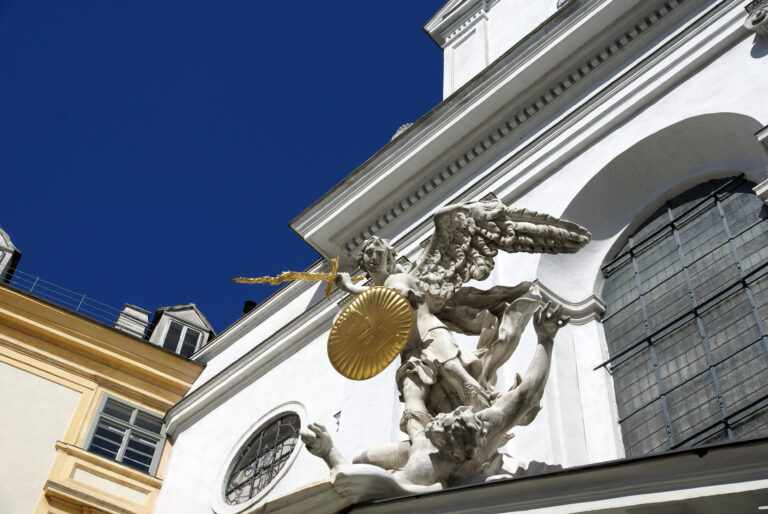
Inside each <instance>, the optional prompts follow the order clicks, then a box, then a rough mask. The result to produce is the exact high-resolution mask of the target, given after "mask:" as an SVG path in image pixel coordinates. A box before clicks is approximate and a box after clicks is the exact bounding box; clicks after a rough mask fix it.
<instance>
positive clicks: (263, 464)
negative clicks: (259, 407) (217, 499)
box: [224, 413, 300, 505]
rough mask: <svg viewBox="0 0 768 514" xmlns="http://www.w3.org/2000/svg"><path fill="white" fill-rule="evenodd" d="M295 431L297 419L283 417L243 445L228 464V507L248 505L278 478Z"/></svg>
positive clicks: (290, 414) (293, 415)
mask: <svg viewBox="0 0 768 514" xmlns="http://www.w3.org/2000/svg"><path fill="white" fill-rule="evenodd" d="M299 428H300V423H299V416H298V415H296V414H294V413H289V414H284V415H283V416H281V417H280V418H278V419H276V420H274V421H272V422H270V423H269V424H268V425H267V426H265V427H262V428H261V429H260V430H258V431H257V432H256V434H255V435H254V436H253V437H251V438H250V439H249V440H248V442H247V443H245V445H244V446H243V448H242V449H241V450H240V452H239V454H238V456H237V458H236V459H235V462H234V463H233V464H232V469H231V471H230V472H229V477H228V479H227V483H226V485H225V488H224V498H225V500H226V502H227V503H228V504H230V505H237V504H240V503H244V502H246V501H248V500H249V499H251V498H253V497H254V496H255V495H256V494H258V492H259V491H261V490H262V489H264V488H265V487H267V485H269V483H270V482H271V481H272V480H274V479H275V478H276V477H277V476H278V474H279V473H280V470H281V469H282V468H283V466H285V464H286V462H287V461H288V457H289V456H290V455H291V453H292V452H293V450H294V448H295V446H296V443H297V441H298V438H299Z"/></svg>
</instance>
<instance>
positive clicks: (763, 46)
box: [749, 34, 768, 59]
mask: <svg viewBox="0 0 768 514" xmlns="http://www.w3.org/2000/svg"><path fill="white" fill-rule="evenodd" d="M749 55H751V56H752V57H754V58H755V59H760V58H762V57H765V56H766V55H768V38H767V37H761V36H759V35H757V34H755V40H754V42H753V43H752V50H751V51H750V52H749Z"/></svg>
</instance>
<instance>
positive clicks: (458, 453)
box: [425, 407, 487, 462]
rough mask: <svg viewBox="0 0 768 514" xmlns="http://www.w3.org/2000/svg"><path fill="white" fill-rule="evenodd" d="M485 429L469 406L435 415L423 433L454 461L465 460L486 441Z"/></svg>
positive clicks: (473, 456)
mask: <svg viewBox="0 0 768 514" xmlns="http://www.w3.org/2000/svg"><path fill="white" fill-rule="evenodd" d="M486 433H487V430H486V428H485V426H484V425H483V422H482V421H480V419H478V417H477V416H475V414H474V413H473V412H472V410H471V409H470V408H469V407H458V408H457V409H456V410H454V411H453V412H448V413H442V414H438V415H437V416H435V417H434V418H433V419H432V421H430V422H429V423H428V424H427V428H426V431H425V435H426V436H427V439H429V440H430V442H431V443H432V444H433V445H434V446H435V448H437V449H438V450H440V452H441V453H443V454H444V455H446V456H447V457H449V458H450V459H451V460H453V461H455V462H466V461H469V460H472V459H474V458H475V456H476V455H477V452H478V450H479V448H480V447H482V446H483V445H484V444H485V443H486V437H485V435H486Z"/></svg>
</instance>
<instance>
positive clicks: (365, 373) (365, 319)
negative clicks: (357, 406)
mask: <svg viewBox="0 0 768 514" xmlns="http://www.w3.org/2000/svg"><path fill="white" fill-rule="evenodd" d="M412 328H413V309H412V308H411V304H410V303H409V302H408V300H407V299H406V298H405V296H403V295H401V294H400V293H398V292H397V291H395V290H394V289H390V288H389V287H383V286H374V287H369V288H368V289H366V290H365V291H363V292H362V293H360V294H359V295H357V296H356V297H355V298H354V299H352V301H351V302H350V303H349V305H347V306H346V307H345V308H344V310H342V311H341V314H340V315H339V317H338V319H337V320H336V322H335V323H334V324H333V328H331V334H330V335H329V336H328V359H329V360H330V361H331V364H332V365H333V367H334V368H336V371H338V372H339V373H341V374H342V375H344V376H345V377H347V378H351V379H352V380H366V379H368V378H371V377H374V376H376V375H378V374H379V373H381V372H382V371H383V370H384V368H386V367H387V366H389V363H390V362H392V361H393V360H394V359H395V357H397V356H398V354H399V353H400V351H401V350H402V349H403V346H405V343H406V341H408V337H409V336H410V335H411V329H412Z"/></svg>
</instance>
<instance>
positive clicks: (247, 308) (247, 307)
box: [243, 300, 256, 316]
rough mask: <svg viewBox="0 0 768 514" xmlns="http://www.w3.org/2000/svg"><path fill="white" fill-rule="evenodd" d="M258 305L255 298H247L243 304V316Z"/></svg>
mask: <svg viewBox="0 0 768 514" xmlns="http://www.w3.org/2000/svg"><path fill="white" fill-rule="evenodd" d="M255 307H256V302H254V301H253V300H246V301H245V303H244V304H243V316H245V315H246V314H248V313H249V312H251V311H252V310H253V309H254V308H255Z"/></svg>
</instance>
